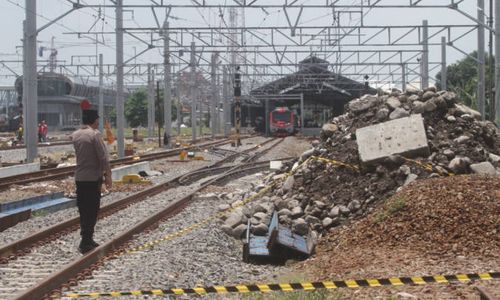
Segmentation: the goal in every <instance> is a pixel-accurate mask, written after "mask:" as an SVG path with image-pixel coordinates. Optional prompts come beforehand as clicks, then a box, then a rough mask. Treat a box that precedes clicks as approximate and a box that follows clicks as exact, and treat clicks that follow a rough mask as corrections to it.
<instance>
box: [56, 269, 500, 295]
mask: <svg viewBox="0 0 500 300" xmlns="http://www.w3.org/2000/svg"><path fill="white" fill-rule="evenodd" d="M498 279H500V272H490V273H473V274H454V275H434V276H421V277H393V278H382V279H360V280H334V281H318V282H301V283H279V284H250V285H246V284H240V285H229V286H221V285H214V286H207V287H192V288H167V289H154V290H137V291H123V292H105V293H99V292H95V293H66V294H64V295H63V297H68V298H83V297H93V298H97V297H119V296H142V295H158V296H164V295H185V294H198V295H203V294H225V293H250V292H261V293H268V292H278V291H280V292H291V291H297V290H305V291H312V290H318V289H340V288H351V289H355V288H361V287H380V286H403V285H424V284H432V283H440V284H444V283H454V282H459V283H460V282H461V283H463V282H471V281H483V280H484V281H485V280H498Z"/></svg>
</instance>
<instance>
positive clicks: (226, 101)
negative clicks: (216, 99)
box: [222, 66, 231, 137]
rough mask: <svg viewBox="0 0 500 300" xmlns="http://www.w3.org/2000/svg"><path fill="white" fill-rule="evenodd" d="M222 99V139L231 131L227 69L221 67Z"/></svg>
mask: <svg viewBox="0 0 500 300" xmlns="http://www.w3.org/2000/svg"><path fill="white" fill-rule="evenodd" d="M222 85H223V87H222V97H223V98H224V104H223V108H224V112H223V115H222V116H223V117H224V120H223V121H224V137H228V136H229V132H230V130H231V107H230V106H229V95H228V89H229V82H228V74H227V67H226V66H224V67H223V73H222Z"/></svg>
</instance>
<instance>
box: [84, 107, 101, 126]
mask: <svg viewBox="0 0 500 300" xmlns="http://www.w3.org/2000/svg"><path fill="white" fill-rule="evenodd" d="M98 118H99V114H98V113H97V110H95V109H84V110H82V123H83V124H85V125H90V124H93V123H94V122H95V120H97V119H98Z"/></svg>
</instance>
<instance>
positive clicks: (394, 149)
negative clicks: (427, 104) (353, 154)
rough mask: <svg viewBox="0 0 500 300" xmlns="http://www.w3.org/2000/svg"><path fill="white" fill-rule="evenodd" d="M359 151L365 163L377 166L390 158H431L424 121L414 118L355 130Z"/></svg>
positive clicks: (419, 117) (414, 116)
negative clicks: (375, 163) (381, 161)
mask: <svg viewBox="0 0 500 300" xmlns="http://www.w3.org/2000/svg"><path fill="white" fill-rule="evenodd" d="M356 141H357V144H358V152H359V156H360V159H361V161H362V162H363V163H367V164H369V163H374V162H377V161H380V160H381V159H383V158H386V157H388V156H390V155H394V154H400V155H405V156H408V157H415V156H419V155H421V156H428V155H429V146H428V142H427V136H426V135H425V128H424V120H423V119H422V116H421V115H420V114H418V115H411V116H409V117H406V118H400V119H396V120H392V121H388V122H384V123H380V124H376V125H372V126H368V127H364V128H360V129H358V130H356Z"/></svg>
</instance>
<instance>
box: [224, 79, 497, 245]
mask: <svg viewBox="0 0 500 300" xmlns="http://www.w3.org/2000/svg"><path fill="white" fill-rule="evenodd" d="M459 102H460V101H459V99H457V96H456V95H455V94H454V93H453V92H448V91H439V92H438V91H436V90H435V88H429V89H426V90H424V91H417V90H408V91H407V92H404V93H403V92H400V91H397V90H393V91H391V92H388V93H385V94H383V95H365V96H363V97H361V98H360V99H354V100H352V101H351V102H349V103H348V104H346V107H345V111H346V112H345V114H343V115H341V116H338V117H336V118H334V119H333V120H332V122H331V123H329V124H325V125H324V126H323V129H322V131H321V141H319V142H317V143H315V144H313V146H314V148H312V149H310V150H308V151H306V152H304V153H303V154H302V156H301V157H300V159H299V160H298V161H297V162H295V164H287V165H285V166H284V167H283V169H282V170H281V174H277V175H276V174H274V175H270V176H269V177H268V179H267V181H266V182H265V183H266V184H268V183H270V182H272V181H273V180H276V179H280V178H283V179H284V177H285V173H286V172H290V171H293V175H292V176H290V177H288V178H286V179H284V180H283V182H282V183H281V184H278V185H277V186H276V187H274V188H273V189H272V190H271V191H270V192H268V193H267V194H266V195H264V196H263V197H260V199H259V200H258V201H254V202H252V203H251V204H249V205H247V206H246V207H243V208H241V209H238V210H236V211H235V212H234V213H233V214H231V215H230V216H229V217H228V218H227V220H223V221H224V222H225V223H224V224H223V225H222V226H223V228H224V230H225V232H227V233H228V234H230V235H233V236H234V237H236V238H240V237H241V234H242V233H243V232H244V230H242V229H243V228H244V227H245V226H246V224H247V221H248V220H250V223H251V224H252V226H253V229H252V230H253V232H254V234H257V235H263V234H266V233H267V222H268V221H269V220H270V214H271V213H272V211H274V210H277V211H278V212H279V219H280V223H282V224H286V225H289V226H290V227H291V228H292V230H293V231H294V232H295V233H298V234H301V235H305V234H307V232H308V231H309V230H313V231H314V232H313V233H316V234H322V233H324V232H326V231H328V230H333V228H334V227H335V226H338V225H340V224H343V223H344V222H345V221H347V220H349V219H353V218H360V217H362V216H366V215H367V214H369V213H370V212H371V211H373V209H374V208H375V207H376V206H377V205H378V203H380V202H382V201H383V200H385V199H387V198H389V197H390V196H392V195H393V194H394V193H395V192H396V191H397V190H399V189H401V188H402V187H404V186H406V185H408V184H410V183H411V182H413V181H415V180H420V179H429V178H435V177H441V176H448V174H452V173H453V174H470V173H477V174H481V175H488V176H491V177H496V178H497V179H498V176H499V175H500V156H499V155H500V135H499V133H498V131H497V128H496V126H495V125H494V124H493V123H491V122H487V121H486V122H485V121H480V119H481V115H480V114H479V113H478V112H477V111H475V110H472V109H470V108H468V107H466V106H464V105H462V104H460V103H459ZM412 114H421V115H422V117H423V121H424V127H425V133H426V136H427V139H428V147H429V150H430V155H428V156H426V157H412V160H408V159H406V158H404V157H402V156H400V155H391V156H388V157H387V158H385V159H384V160H382V161H380V162H377V163H376V164H372V165H363V164H362V163H361V161H360V158H359V154H358V146H357V141H356V130H357V129H359V128H363V127H366V126H370V125H374V124H379V123H383V122H386V121H390V120H395V119H399V118H404V117H407V116H409V115H412ZM312 157H321V158H324V159H326V160H329V161H325V160H318V159H312ZM339 162H341V163H342V164H339ZM278 173H279V172H278ZM450 180H453V179H450ZM261 188H263V187H262V186H259V187H257V188H256V189H255V190H254V191H253V193H256V192H257V191H258V190H259V189H261ZM436 208H437V207H436ZM440 213H441V212H440V211H436V212H435V213H434V215H435V216H436V218H439V214H440ZM228 220H229V221H228ZM464 221H466V220H464ZM457 247H459V246H457Z"/></svg>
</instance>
